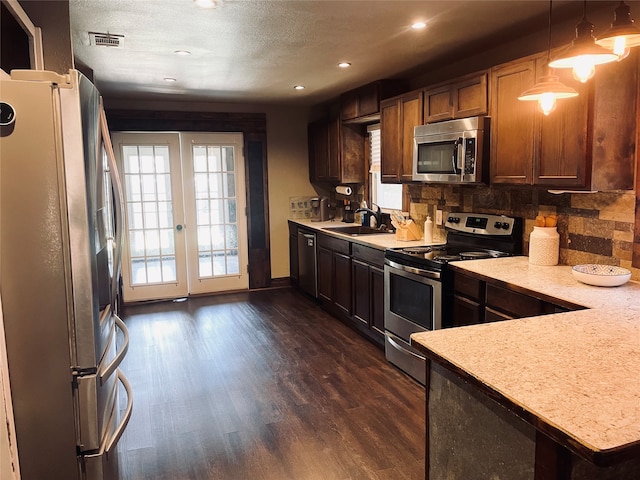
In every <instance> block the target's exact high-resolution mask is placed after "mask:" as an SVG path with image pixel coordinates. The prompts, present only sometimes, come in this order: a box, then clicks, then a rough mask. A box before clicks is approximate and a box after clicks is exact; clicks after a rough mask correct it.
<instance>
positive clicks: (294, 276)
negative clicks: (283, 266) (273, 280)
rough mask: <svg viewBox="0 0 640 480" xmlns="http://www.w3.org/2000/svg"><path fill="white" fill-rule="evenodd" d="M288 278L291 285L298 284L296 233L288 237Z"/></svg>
mask: <svg viewBox="0 0 640 480" xmlns="http://www.w3.org/2000/svg"><path fill="white" fill-rule="evenodd" d="M289 276H290V278H291V283H292V284H294V285H297V284H298V233H297V231H296V233H295V234H293V233H292V234H290V235H289Z"/></svg>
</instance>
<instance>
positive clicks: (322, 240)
mask: <svg viewBox="0 0 640 480" xmlns="http://www.w3.org/2000/svg"><path fill="white" fill-rule="evenodd" d="M318 245H319V246H320V247H324V248H326V249H328V250H333V251H334V252H339V253H343V254H345V255H351V242H349V241H348V240H342V239H340V238H336V237H330V236H329V235H322V234H318Z"/></svg>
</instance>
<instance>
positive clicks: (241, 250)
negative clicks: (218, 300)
mask: <svg viewBox="0 0 640 480" xmlns="http://www.w3.org/2000/svg"><path fill="white" fill-rule="evenodd" d="M180 135H181V140H182V174H183V191H184V202H185V203H184V205H185V222H186V229H185V230H186V241H187V263H188V268H187V271H188V272H189V274H188V276H189V293H191V294H201V293H213V292H221V291H229V290H246V289H248V288H249V273H248V252H249V247H248V236H247V209H246V186H245V171H244V169H245V160H244V152H243V146H244V139H243V134H242V133H197V132H194V133H181V134H180ZM194 145H205V146H225V147H226V146H228V147H233V151H234V170H235V202H236V224H237V251H238V267H239V271H238V272H237V273H231V274H226V275H220V276H211V277H200V276H199V274H198V271H199V264H198V262H199V256H198V238H197V219H196V215H197V214H196V212H197V209H196V195H195V180H194V178H195V175H194V165H193V158H192V147H193V146H194Z"/></svg>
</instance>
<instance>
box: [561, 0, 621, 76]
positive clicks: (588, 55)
mask: <svg viewBox="0 0 640 480" xmlns="http://www.w3.org/2000/svg"><path fill="white" fill-rule="evenodd" d="M616 60H618V56H617V55H616V54H615V53H613V51H611V50H607V49H606V48H604V47H601V46H600V45H598V44H596V39H595V37H594V36H593V23H591V22H590V21H589V20H587V0H584V7H583V15H582V21H581V22H580V23H579V24H578V25H576V38H574V39H573V42H571V45H569V46H568V47H567V48H565V49H564V50H563V51H562V52H561V53H560V55H558V57H556V58H555V59H554V60H553V61H552V62H550V63H549V66H550V67H552V68H572V69H573V77H574V78H575V79H576V80H579V81H581V82H582V83H585V82H586V81H587V80H589V79H590V78H591V77H593V74H594V73H595V71H596V65H601V64H603V63H609V62H615V61H616Z"/></svg>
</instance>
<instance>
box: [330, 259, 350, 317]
mask: <svg viewBox="0 0 640 480" xmlns="http://www.w3.org/2000/svg"><path fill="white" fill-rule="evenodd" d="M333 265H334V285H335V288H334V290H333V299H334V303H335V305H336V306H337V307H338V309H340V310H341V311H342V312H344V313H345V314H346V315H348V316H351V295H352V292H351V257H349V256H348V255H343V254H341V253H337V252H334V253H333Z"/></svg>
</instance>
